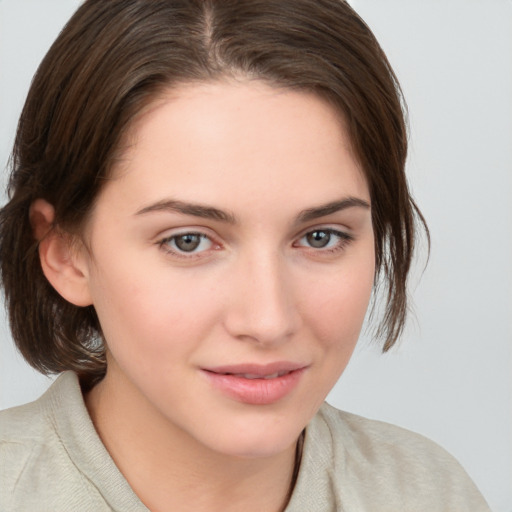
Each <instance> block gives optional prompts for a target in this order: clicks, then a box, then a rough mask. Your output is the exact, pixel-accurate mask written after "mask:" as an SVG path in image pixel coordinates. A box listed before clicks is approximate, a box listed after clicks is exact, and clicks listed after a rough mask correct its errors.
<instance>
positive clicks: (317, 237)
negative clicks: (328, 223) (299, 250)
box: [307, 231, 331, 248]
mask: <svg viewBox="0 0 512 512" xmlns="http://www.w3.org/2000/svg"><path fill="white" fill-rule="evenodd" d="M307 239H308V244H309V245H311V247H316V248H321V247H325V246H326V245H327V244H328V243H329V241H330V239H331V235H330V234H329V233H326V232H325V231H313V232H312V233H309V234H308V235H307Z"/></svg>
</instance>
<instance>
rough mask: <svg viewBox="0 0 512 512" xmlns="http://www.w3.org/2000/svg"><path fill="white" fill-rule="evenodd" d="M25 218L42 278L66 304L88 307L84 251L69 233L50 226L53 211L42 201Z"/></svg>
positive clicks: (35, 204)
mask: <svg viewBox="0 0 512 512" xmlns="http://www.w3.org/2000/svg"><path fill="white" fill-rule="evenodd" d="M29 216H30V224H31V226H32V231H33V233H34V237H35V238H36V240H37V241H38V242H39V259H40V261H41V267H42V269H43V273H44V275H45V276H46V279H48V281H49V282H50V284H51V285H52V286H53V287H54V288H55V290H57V292H58V293H59V294H60V295H61V296H62V297H63V298H64V299H66V300H67V301H68V302H71V303H72V304H74V305H75V306H89V305H91V304H92V299H91V294H90V292H89V274H88V264H87V262H88V258H87V256H88V255H87V253H86V250H85V248H84V247H83V246H80V247H79V246H78V244H77V243H76V242H75V243H74V242H73V238H72V236H71V235H70V234H69V233H64V232H63V231H62V230H60V229H59V228H58V226H56V225H55V224H54V221H55V209H54V208H53V206H52V205H51V204H50V203H48V202H47V201H45V200H44V199H36V200H35V201H34V202H33V203H32V204H31V206H30V212H29Z"/></svg>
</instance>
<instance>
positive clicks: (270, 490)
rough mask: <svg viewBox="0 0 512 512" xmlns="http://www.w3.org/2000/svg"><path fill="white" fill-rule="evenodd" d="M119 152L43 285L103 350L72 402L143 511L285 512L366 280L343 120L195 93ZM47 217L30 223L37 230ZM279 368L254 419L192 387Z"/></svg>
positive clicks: (287, 96) (148, 119) (365, 252)
mask: <svg viewBox="0 0 512 512" xmlns="http://www.w3.org/2000/svg"><path fill="white" fill-rule="evenodd" d="M127 142H128V144H127V149H126V150H125V152H124V155H123V157H122V159H121V161H120V162H119V163H118V165H117V167H116V168H115V169H114V172H113V179H112V180H110V181H109V182H108V183H107V184H106V185H105V186H104V188H103V189H102V191H101V193H100V195H99V198H98V201H97V203H96V205H95V207H94V210H93V212H92V215H91V218H90V220H89V221H88V224H87V227H86V232H85V234H84V238H85V240H86V242H87V247H88V248H87V250H86V249H83V250H78V251H76V250H75V251H74V252H73V255H72V257H70V258H67V259H66V262H69V261H71V262H72V263H69V264H70V265H71V264H72V266H73V269H72V270H69V268H68V269H67V270H66V272H68V276H67V280H65V282H66V283H67V285H66V286H67V288H66V286H65V285H63V284H61V285H59V284H58V283H59V281H58V279H59V277H58V275H59V274H58V272H57V273H56V275H57V277H55V276H54V277H53V279H54V281H53V282H54V286H56V287H57V288H58V289H59V286H60V287H61V288H60V290H61V293H62V294H63V295H64V296H65V297H67V298H68V300H71V301H72V302H75V303H77V304H80V305H84V304H94V307H95V308H96V311H97V313H98V316H99V319H100V322H101V325H102V328H103V332H104V336H105V339H106V342H107V345H108V370H107V374H106V377H105V378H104V380H103V381H102V382H101V383H99V384H98V385H97V386H96V387H95V388H93V389H92V391H91V392H90V393H89V394H88V395H87V397H86V404H87V407H88V409H89V412H90V414H91V417H92V419H93V422H94V424H95V426H96V429H97V430H98V433H99V435H100V437H101V439H102V440H103V442H104V444H105V446H106V447H107V449H108V450H109V452H110V453H111V455H112V457H113V459H114V461H115V462H116V464H117V465H118V467H119V468H120V470H121V472H122V473H123V474H124V476H125V477H126V478H127V480H128V482H129V483H130V485H131V486H132V488H133V489H134V491H135V492H136V493H137V494H138V496H139V497H140V498H141V500H142V501H143V502H144V503H145V504H146V506H148V507H149V508H150V509H151V510H152V511H159V510H162V511H163V510H173V511H180V510H190V503H194V510H196V511H201V510H210V511H212V510H213V511H215V510H223V511H226V510H246V511H251V510H255V511H256V510H257V511H261V510H268V511H272V510H275V511H277V510H282V509H283V507H284V506H285V504H286V497H287V495H288V491H289V486H290V479H291V474H292V470H293V464H294V453H295V446H296V441H297V438H298V437H299V435H300V433H301V431H302V430H303V429H304V427H305V426H306V425H307V423H308V422H309V421H310V419H311V418H312V417H313V416H314V414H315V413H316V411H317V410H318V408H319V407H320V405H321V404H322V402H323V400H324V399H325V397H326V395H327V394H328V392H329V391H330V390H331V388H332V387H333V385H334V384H335V382H336V381H337V379H338V378H339V376H340V375H341V373H342V372H343V370H344V369H345V367H346V365H347V363H348V361H349V359H350V357H351V354H352V352H353V350H354V347H355V345H356V342H357V338H358V335H359V331H360V329H361V325H362V322H363V319H364V316H365V312H366V309H367V306H368V301H369V298H370V294H371V290H372V286H373V281H374V271H375V261H374V238H373V230H372V224H371V215H370V207H369V204H370V197H369V192H368V187H367V184H366V181H365V178H364V176H363V174H362V172H361V169H360V167H359V164H358V162H357V161H356V160H355V158H354V156H353V154H352V152H351V149H350V141H349V139H348V136H347V134H346V131H345V129H344V127H343V122H342V120H340V118H339V116H338V115H337V114H336V113H335V112H334V111H333V109H332V107H330V106H329V105H328V104H327V103H326V102H324V101H323V100H321V99H319V98H317V97H316V96H314V95H311V94H307V93H302V92H293V91H287V90H282V89H276V88H272V87H270V86H268V85H265V84H262V83H259V82H254V81H253V82H249V81H242V82H222V83H212V84H200V85H198V84H195V85H189V86H187V87H185V86H183V87H181V88H178V89H174V90H172V91H169V92H168V93H167V94H165V95H164V96H163V97H161V98H159V99H158V101H155V102H154V103H153V104H152V105H151V108H149V109H147V110H146V111H145V113H144V114H143V115H142V116H141V117H140V118H139V119H138V120H137V121H136V122H135V124H134V125H133V126H132V127H131V131H130V134H129V137H128V141H127ZM354 198H355V199H356V200H357V201H355V203H354V201H352V203H354V204H352V203H349V206H348V207H345V208H341V209H338V210H337V211H333V212H327V211H323V212H319V211H317V212H316V215H317V217H315V218H312V217H314V215H309V217H308V215H307V214H304V212H308V211H310V210H312V209H318V208H319V207H320V206H322V205H326V204H331V203H335V202H339V201H344V200H345V203H343V204H344V205H345V206H347V204H346V200H347V199H351V200H353V199H354ZM166 201H167V202H168V201H179V202H180V204H181V203H187V204H188V203H194V204H201V205H207V206H208V207H213V208H216V209H218V210H222V211H223V212H225V213H226V217H227V219H228V220H226V219H224V220H223V219H219V218H210V217H205V216H204V210H201V215H197V211H195V214H194V212H193V211H188V213H184V212H183V211H181V212H180V211H176V210H175V209H173V208H164V207H161V205H162V203H163V202H166ZM364 203H367V205H368V206H364ZM350 204H352V206H350ZM155 205H157V206H155ZM173 205H174V206H175V203H173ZM168 206H169V205H168ZM338 206H339V205H338ZM44 207H45V205H43V203H40V204H39V207H38V206H37V204H36V206H35V208H34V211H33V212H32V213H33V217H34V218H45V219H46V220H49V218H50V217H51V215H50V214H48V213H45V212H44ZM334 209H336V208H334ZM189 210H190V209H189ZM329 230H333V231H329ZM314 232H316V236H317V237H320V238H322V237H323V238H322V239H323V240H325V239H328V243H327V246H326V247H323V248H322V247H316V246H312V245H311V241H312V240H313V241H315V237H314V236H309V237H308V236H307V235H308V234H311V233H314ZM334 232H339V233H342V235H336V234H335V233H334ZM186 233H193V234H194V233H201V234H203V235H205V237H202V238H200V244H199V246H198V247H197V248H196V249H195V250H194V251H192V252H183V251H181V252H180V250H179V247H178V245H176V244H177V242H180V243H182V242H183V241H184V240H185V239H183V238H180V239H178V238H176V237H177V236H178V235H184V234H186ZM173 237H174V238H173ZM185 241H186V240H185ZM48 243H49V248H47V254H48V255H49V256H48V258H47V259H48V261H50V263H51V257H52V254H54V255H55V256H54V258H55V259H57V258H59V254H60V257H61V259H62V254H61V253H62V242H60V244H61V245H60V246H59V247H60V249H56V248H54V249H53V253H52V249H51V244H52V242H51V237H50V242H48ZM56 243H57V242H56ZM192 245H193V244H192ZM182 246H183V244H182ZM42 251H43V253H44V251H45V248H44V246H43V249H42ZM59 251H60V252H59ZM44 254H46V253H44ZM42 259H44V255H43V256H42ZM62 261H64V259H62ZM48 265H49V264H48V263H47V266H46V267H45V265H44V264H43V268H47V267H48ZM54 266H55V265H54ZM62 267H66V265H65V264H63V265H62ZM45 272H46V273H47V276H48V275H50V274H51V272H52V271H49V270H45ZM49 278H50V280H51V277H49ZM55 283H57V284H55ZM276 361H278V362H283V361H284V362H287V364H288V363H293V364H296V365H299V366H300V367H302V368H304V369H303V371H302V372H301V375H300V377H299V379H298V382H297V383H296V385H295V386H294V387H293V389H291V391H290V392H288V393H287V394H286V395H285V396H284V397H283V398H280V399H279V400H277V401H275V402H274V403H270V404H264V405H257V404H256V405H255V404H248V403H244V402H243V401H240V400H236V399H233V397H231V396H227V395H226V394H225V393H224V392H222V391H221V390H219V389H217V388H215V387H214V386H213V385H212V384H211V382H210V380H209V379H208V378H207V377H206V376H205V371H204V369H205V368H212V367H218V366H222V365H235V364H242V363H243V364H247V363H251V364H256V365H266V364H269V363H274V362H276ZM198 461H200V463H198Z"/></svg>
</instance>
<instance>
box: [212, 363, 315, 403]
mask: <svg viewBox="0 0 512 512" xmlns="http://www.w3.org/2000/svg"><path fill="white" fill-rule="evenodd" d="M304 370H305V368H301V369H299V370H294V371H292V372H290V373H287V374H285V375H282V376H281V377H276V378H275V379H245V378H243V377H238V376H236V375H224V374H221V373H214V372H209V371H206V370H203V373H204V374H205V375H206V377H207V378H208V380H209V381H210V383H211V384H212V385H213V387H214V388H215V389H218V390H219V391H221V392H222V393H223V394H224V395H226V396H228V397H229V398H232V399H234V400H236V401H238V402H243V403H246V404H251V405H268V404H273V403H276V402H278V401H279V400H281V399H283V398H284V397H285V396H287V395H288V394H290V393H291V392H292V391H293V390H294V389H295V388H296V387H297V385H298V384H299V381H300V378H301V376H302V374H303V373H304Z"/></svg>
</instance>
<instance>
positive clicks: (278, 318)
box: [225, 252, 300, 346]
mask: <svg viewBox="0 0 512 512" xmlns="http://www.w3.org/2000/svg"><path fill="white" fill-rule="evenodd" d="M232 270H234V271H233V272H232V273H231V276H230V279H229V281H230V286H229V298H228V303H229V306H228V307H227V308H226V311H225V327H226V329H227V331H228V332H229V333H230V334H231V335H232V336H234V337H236V338H238V339H240V340H247V341H252V342H254V343H258V344H260V345H261V346H271V345H279V344H282V343H285V342H286V341H287V340H289V339H290V338H291V337H292V336H293V335H294V334H295V333H296V331H297V330H298V328H299V325H300V314H299V311H298V307H297V299H298V297H297V293H296V286H295V283H293V279H292V275H291V274H292V272H291V270H290V269H289V268H288V266H287V264H286V262H285V261H283V259H282V258H280V257H279V254H277V253H266V254H261V252H260V253H259V255H255V254H253V255H252V257H250V258H247V259H246V260H245V261H239V262H238V264H237V265H236V268H235V269H232Z"/></svg>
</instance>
